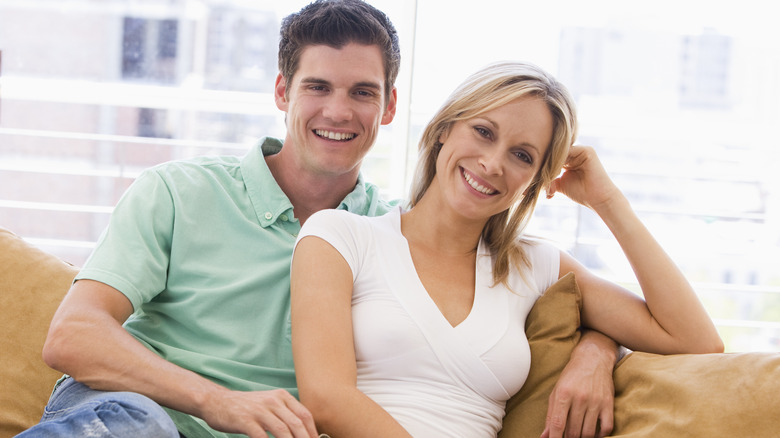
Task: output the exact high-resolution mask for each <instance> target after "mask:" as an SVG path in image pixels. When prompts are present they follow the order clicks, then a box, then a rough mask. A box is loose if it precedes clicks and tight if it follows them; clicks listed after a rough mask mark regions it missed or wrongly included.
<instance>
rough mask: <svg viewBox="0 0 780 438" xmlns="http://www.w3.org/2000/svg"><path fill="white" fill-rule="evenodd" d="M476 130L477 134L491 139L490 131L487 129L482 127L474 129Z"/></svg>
mask: <svg viewBox="0 0 780 438" xmlns="http://www.w3.org/2000/svg"><path fill="white" fill-rule="evenodd" d="M474 130H475V131H477V134H479V135H481V136H482V137H485V138H490V137H491V133H490V131H489V130H487V129H485V128H483V127H481V126H476V127H475V128H474Z"/></svg>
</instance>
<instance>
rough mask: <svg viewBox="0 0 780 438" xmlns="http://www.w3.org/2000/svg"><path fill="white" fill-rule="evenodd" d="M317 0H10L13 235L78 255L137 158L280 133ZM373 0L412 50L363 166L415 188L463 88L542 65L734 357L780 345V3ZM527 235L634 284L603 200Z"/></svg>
mask: <svg viewBox="0 0 780 438" xmlns="http://www.w3.org/2000/svg"><path fill="white" fill-rule="evenodd" d="M304 3H305V1H303V0H294V1H284V2H280V1H274V0H257V1H246V0H169V1H166V2H160V1H153V0H134V1H129V0H103V1H94V0H0V56H1V58H0V60H1V63H0V226H2V227H5V228H8V229H10V230H13V231H14V232H15V233H17V234H19V235H21V236H23V237H24V238H26V239H27V240H29V241H30V242H32V243H34V244H36V245H39V246H40V247H42V248H44V249H46V250H48V251H51V252H53V253H54V254H56V255H58V256H59V257H61V258H63V259H65V260H67V261H69V262H71V263H73V264H75V265H77V266H78V265H80V264H82V263H84V261H85V259H86V257H87V256H88V254H89V252H90V250H91V248H92V246H93V245H94V243H95V241H96V240H97V239H98V237H99V235H100V233H101V232H102V230H103V229H104V228H105V226H106V224H107V220H108V217H109V215H110V213H111V210H112V207H113V205H114V204H115V203H116V201H117V200H118V198H119V196H120V195H121V194H122V193H123V192H124V190H125V189H126V188H127V187H128V185H129V184H130V183H131V182H132V181H133V178H134V177H135V176H136V175H138V173H139V172H140V171H141V170H142V169H144V168H146V167H149V166H152V165H154V164H157V163H160V162H163V161H168V160H173V159H179V158H185V157H191V156H195V155H205V154H237V155H243V154H244V153H245V151H246V150H247V148H248V147H250V146H251V145H252V144H253V143H254V142H255V141H256V140H257V139H258V138H259V137H260V136H263V135H268V134H271V135H276V136H283V132H284V123H283V118H282V114H281V112H280V111H278V109H277V108H276V106H275V105H274V102H273V98H272V95H271V91H272V86H273V82H274V78H275V76H276V73H277V70H276V47H277V32H278V25H279V20H280V19H281V17H283V16H285V15H286V14H288V13H290V12H292V11H295V10H297V9H299V8H300V7H301V6H302V5H303V4H304ZM371 3H373V4H375V5H376V6H378V7H379V8H380V9H383V10H384V11H386V12H387V13H388V15H390V17H391V19H392V20H393V21H394V23H396V25H397V27H398V31H399V34H400V36H401V44H402V50H403V61H402V71H401V74H400V76H399V80H398V84H397V85H398V89H399V109H398V115H397V117H396V119H395V120H394V122H393V123H392V124H390V125H389V126H386V127H383V129H382V132H381V133H380V138H379V141H378V143H377V145H376V146H375V147H374V149H373V150H372V152H371V154H370V156H369V157H368V158H367V160H366V163H365V165H364V174H365V175H366V177H367V179H369V180H371V181H373V182H375V183H377V184H379V185H380V186H381V187H382V189H383V190H384V191H385V192H386V194H387V196H390V197H403V196H405V195H406V190H407V187H408V185H409V180H410V173H411V171H412V169H413V167H412V163H413V162H414V161H415V159H416V152H415V151H416V142H417V139H418V137H419V135H420V132H421V129H422V127H423V126H424V125H425V123H427V121H428V118H429V117H430V115H431V113H432V112H433V111H434V110H435V109H436V108H437V105H438V104H439V103H440V102H442V101H443V100H444V98H445V97H446V95H447V94H448V93H449V91H450V90H452V89H453V88H454V87H455V85H456V84H458V83H459V82H460V81H461V80H462V79H464V78H465V77H466V75H468V74H469V73H471V72H473V71H475V70H476V69H477V68H479V67H481V66H483V65H485V64H487V63H489V62H492V61H497V60H503V59H517V60H524V61H530V62H533V63H536V64H538V65H540V66H541V67H543V68H545V69H546V70H548V71H550V72H552V73H554V74H555V75H556V76H557V77H558V78H559V79H561V80H562V81H563V82H564V83H565V84H567V85H568V86H569V87H570V89H571V90H572V92H573V94H574V95H575V97H576V99H577V102H578V106H579V113H580V117H581V130H580V138H579V141H580V143H583V144H589V145H591V146H594V147H595V148H596V149H597V150H598V152H599V154H600V156H601V157H602V159H603V161H604V163H605V165H606V167H607V169H608V170H609V171H610V173H611V174H612V176H613V177H614V178H615V179H616V180H617V183H618V185H619V186H620V187H621V188H622V189H623V190H624V192H625V193H626V194H627V195H628V196H629V198H630V200H631V202H632V204H633V205H634V207H635V208H636V209H637V211H638V212H639V213H640V215H641V217H642V219H643V221H644V222H645V223H646V224H647V225H648V227H649V228H650V229H651V231H652V232H653V233H654V234H655V235H656V237H657V238H658V239H659V240H660V241H661V243H662V245H663V246H664V247H665V248H666V249H667V250H668V252H670V254H671V255H672V257H673V258H674V259H675V261H677V262H678V264H679V265H680V267H681V268H682V269H683V270H684V271H685V273H686V275H687V276H688V278H689V279H690V280H691V282H693V283H694V286H695V288H696V290H697V291H698V292H699V294H700V296H701V298H702V300H703V302H704V303H705V305H706V307H707V309H708V311H709V312H710V314H711V316H712V317H713V318H714V319H715V321H716V323H717V325H718V329H719V330H720V333H721V335H722V337H723V338H724V341H725V342H726V347H727V351H757V350H768V351H780V270H779V269H778V267H780V176H778V175H780V173H779V172H778V171H777V169H776V168H775V166H776V165H775V163H777V162H778V161H780V160H779V158H780V152H778V151H780V144H778V142H780V140H778V136H777V135H776V133H775V130H776V129H775V128H776V127H777V126H778V125H780V35H778V29H777V27H776V26H775V23H774V22H773V17H775V16H776V14H775V13H773V11H772V6H771V4H767V3H766V2H761V1H758V0H747V1H746V2H742V4H741V5H742V7H740V8H739V9H734V8H731V7H726V6H720V5H719V4H713V3H711V2H706V1H690V2H673V1H660V2H653V3H652V4H648V5H647V10H643V9H641V7H639V6H637V5H636V4H633V3H632V4H630V5H627V4H625V2H620V1H594V2H578V1H575V0H567V1H563V0H559V1H550V2H510V1H498V0H484V1H480V2H476V3H474V4H473V6H471V7H464V8H456V9H453V8H451V7H449V4H450V2H448V1H445V0H375V1H371ZM444 8H446V10H447V14H446V15H444V16H443V15H442V14H441V11H442V10H443V9H444ZM743 11H744V12H743ZM747 11H750V12H749V13H748V12H747ZM445 16H446V18H445ZM530 228H531V230H530V231H532V232H534V233H536V234H540V235H543V236H546V237H549V238H550V239H553V240H554V241H556V242H558V243H559V244H560V245H561V246H562V247H564V248H566V249H568V250H570V251H571V252H572V253H574V254H575V255H576V256H577V257H578V258H579V259H580V260H582V261H583V262H585V263H586V264H587V265H588V266H589V267H590V268H592V269H594V270H597V271H598V272H599V273H601V274H602V275H605V276H607V277H609V278H610V279H613V280H615V281H618V282H621V283H623V284H625V285H626V286H627V287H629V288H634V289H635V288H636V285H635V284H633V283H632V281H633V276H632V274H631V272H630V267H629V266H627V264H626V263H625V262H624V261H623V259H622V255H621V252H620V250H619V248H617V247H616V246H615V244H613V243H612V240H611V239H610V238H609V236H608V233H607V231H606V229H604V228H603V226H602V225H600V222H599V221H598V220H597V219H596V218H595V217H594V216H593V214H592V213H590V212H589V211H587V210H585V209H583V208H580V207H577V206H574V205H573V204H572V203H571V202H569V201H568V200H566V199H564V198H563V197H562V196H556V197H555V198H554V199H553V200H551V201H546V200H542V202H540V205H539V208H538V209H537V214H536V215H535V218H534V219H533V221H532V222H531V226H530Z"/></svg>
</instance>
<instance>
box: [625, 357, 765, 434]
mask: <svg viewBox="0 0 780 438" xmlns="http://www.w3.org/2000/svg"><path fill="white" fill-rule="evenodd" d="M614 378H615V428H614V429H613V434H612V436H619V437H626V438H628V437H630V438H645V437H646V438H651V437H685V436H690V437H710V438H711V437H723V438H727V437H728V438H733V437H751V438H755V437H766V438H769V437H777V436H778V434H780V354H778V353H722V354H678V355H671V356H661V355H657V354H649V353H639V352H634V353H631V354H630V355H628V356H627V357H626V358H624V359H623V360H622V361H621V362H620V363H619V364H618V366H617V368H615V373H614Z"/></svg>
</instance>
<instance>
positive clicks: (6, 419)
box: [0, 228, 78, 437]
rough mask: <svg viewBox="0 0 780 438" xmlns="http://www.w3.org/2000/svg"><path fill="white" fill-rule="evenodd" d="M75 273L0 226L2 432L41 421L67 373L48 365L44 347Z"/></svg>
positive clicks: (11, 433) (14, 431)
mask: <svg viewBox="0 0 780 438" xmlns="http://www.w3.org/2000/svg"><path fill="white" fill-rule="evenodd" d="M76 272H78V270H77V269H76V268H74V267H72V266H69V265H67V264H65V263H63V262H62V261H61V260H59V259H58V258H56V257H54V256H52V255H50V254H47V253H45V252H43V251H41V250H39V249H37V248H35V247H33V246H32V245H30V244H28V243H27V242H25V241H24V240H22V239H21V238H19V237H18V236H16V235H14V234H13V233H11V232H10V231H8V230H6V229H4V228H0V333H2V336H0V437H10V436H14V435H16V434H18V433H19V432H21V431H22V430H24V429H27V428H29V427H30V426H32V425H34V424H35V423H37V422H38V420H40V418H41V414H42V413H43V407H44V406H45V405H46V401H47V400H48V399H49V394H51V390H52V388H53V386H54V383H55V382H56V381H57V379H58V378H59V377H60V376H61V375H62V373H60V372H57V371H54V370H52V369H51V368H49V367H47V366H46V364H45V363H44V362H43V360H42V359H41V350H42V348H43V341H44V340H45V339H46V333H47V331H48V330H49V323H50V321H51V318H52V316H53V315H54V311H55V310H56V309H57V306H58V305H59V303H60V301H61V300H62V297H63V296H64V295H65V293H66V292H67V291H68V289H69V287H70V284H71V282H72V281H73V278H74V277H75V276H76Z"/></svg>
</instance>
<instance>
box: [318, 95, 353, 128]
mask: <svg viewBox="0 0 780 438" xmlns="http://www.w3.org/2000/svg"><path fill="white" fill-rule="evenodd" d="M322 113H323V116H325V117H326V118H328V119H330V120H331V121H334V122H346V121H349V120H352V114H353V109H352V101H351V99H350V98H349V96H348V95H347V94H346V93H333V94H332V95H331V96H330V97H329V98H328V101H327V102H326V104H325V108H324V109H323V112H322Z"/></svg>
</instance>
